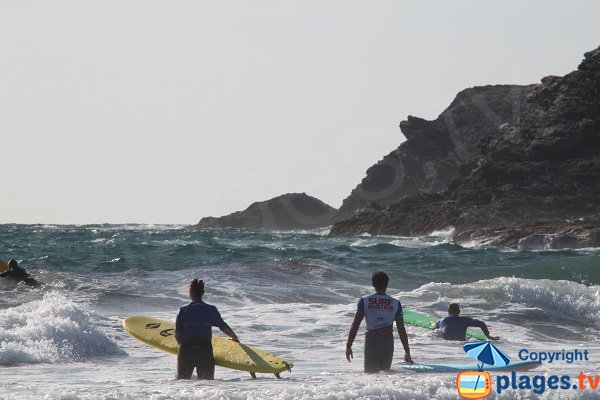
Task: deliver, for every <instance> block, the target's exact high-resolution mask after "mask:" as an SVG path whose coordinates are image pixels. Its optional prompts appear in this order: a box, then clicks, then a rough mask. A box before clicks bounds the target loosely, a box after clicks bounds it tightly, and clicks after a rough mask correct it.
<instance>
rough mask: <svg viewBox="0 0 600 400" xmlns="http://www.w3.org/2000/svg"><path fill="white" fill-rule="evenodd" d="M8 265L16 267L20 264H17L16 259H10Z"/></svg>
mask: <svg viewBox="0 0 600 400" xmlns="http://www.w3.org/2000/svg"><path fill="white" fill-rule="evenodd" d="M6 265H7V266H8V268H15V267H17V266H18V265H17V261H16V260H10V261H9V262H8V264H6Z"/></svg>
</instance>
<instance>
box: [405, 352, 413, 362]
mask: <svg viewBox="0 0 600 400" xmlns="http://www.w3.org/2000/svg"><path fill="white" fill-rule="evenodd" d="M404 362H405V363H407V364H414V362H413V360H412V358H411V357H410V354H408V353H404Z"/></svg>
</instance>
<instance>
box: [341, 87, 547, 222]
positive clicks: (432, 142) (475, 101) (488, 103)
mask: <svg viewBox="0 0 600 400" xmlns="http://www.w3.org/2000/svg"><path fill="white" fill-rule="evenodd" d="M534 87H535V85H528V86H519V85H493V86H492V85H490V86H482V87H474V88H469V89H465V90H463V91H461V92H460V93H458V95H456V98H455V99H454V101H452V103H451V104H450V106H449V107H448V108H447V109H446V110H444V111H443V112H442V113H441V114H440V115H439V117H438V118H437V119H435V120H434V121H427V120H424V119H421V118H417V117H414V116H409V117H408V118H407V120H406V121H402V122H401V123H400V130H401V131H402V133H403V134H404V137H405V138H406V141H405V142H403V143H402V144H401V145H400V146H399V147H398V148H397V149H395V150H394V151H392V152H391V153H390V154H388V155H387V156H385V157H384V158H383V159H382V160H381V161H379V162H378V163H377V164H375V165H373V166H372V167H370V168H369V169H368V170H367V175H366V177H365V178H364V179H363V180H362V182H361V183H360V184H359V185H358V186H357V187H356V188H355V189H354V190H353V191H352V193H351V194H350V195H349V196H348V197H347V198H346V199H344V201H343V204H342V206H341V207H340V209H339V211H338V213H337V214H336V219H337V220H343V219H346V218H349V217H351V216H352V215H353V214H354V212H355V211H356V210H358V209H361V208H363V207H366V206H368V205H370V204H372V203H376V204H393V203H396V202H398V201H400V200H401V199H403V198H406V197H412V196H416V195H419V194H423V193H437V192H440V191H442V190H444V189H446V188H447V187H448V185H449V184H450V183H451V182H452V181H453V180H454V179H456V178H457V177H458V175H459V167H460V166H461V165H462V164H463V163H465V162H467V161H470V160H472V159H474V158H478V157H480V156H481V148H480V143H481V142H482V141H484V140H488V139H490V138H493V137H495V136H496V135H497V132H498V128H499V127H500V126H501V125H502V124H505V123H513V122H514V121H516V120H517V119H518V118H519V116H520V115H519V113H520V111H521V109H522V105H523V104H524V103H525V100H526V98H527V96H528V95H529V94H530V93H531V91H532V90H533V88H534Z"/></svg>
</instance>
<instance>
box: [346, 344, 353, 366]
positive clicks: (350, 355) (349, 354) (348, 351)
mask: <svg viewBox="0 0 600 400" xmlns="http://www.w3.org/2000/svg"><path fill="white" fill-rule="evenodd" d="M353 358H354V353H352V347H351V346H346V360H348V362H352V359H353Z"/></svg>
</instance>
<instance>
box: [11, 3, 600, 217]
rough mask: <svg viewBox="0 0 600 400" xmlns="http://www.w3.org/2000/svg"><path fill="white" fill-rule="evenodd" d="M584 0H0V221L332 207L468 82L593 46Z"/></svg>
mask: <svg viewBox="0 0 600 400" xmlns="http://www.w3.org/2000/svg"><path fill="white" fill-rule="evenodd" d="M599 15H600V2H598V1H596V0H591V1H548V0H544V1H541V0H540V1H523V0H517V1H506V0H503V1H495V2H492V1H483V0H474V1H423V0H418V1H400V0H394V1H378V0H363V1H351V0H340V1H327V0H318V1H309V0H298V1H284V0H273V1H257V0H253V1H248V0H239V1H224V0H215V1H202V0H193V1H177V0H168V1H167V0H164V1H155V0H139V1H127V0H115V1H111V0H102V1H85V0H72V1H66V0H53V1H45V0H40V1H28V0H15V1H4V0H0V149H2V157H3V165H4V167H3V168H2V172H0V177H1V180H0V181H1V182H2V192H1V193H0V223H9V222H18V223H77V224H81V223H101V222H111V223H119V222H122V223H126V222H142V223H143V222H147V223H195V222H197V220H198V219H199V218H200V217H202V216H208V215H214V216H218V215H223V214H227V213H230V212H233V211H236V210H241V209H243V208H245V207H246V206H248V205H249V204H250V203H252V202H253V201H256V200H265V199H268V198H271V197H274V196H277V195H279V194H282V193H286V192H306V193H308V194H310V195H313V196H315V197H318V198H320V199H322V200H323V201H325V202H327V203H329V204H330V205H332V206H334V207H338V206H339V205H340V204H341V201H342V199H343V198H344V197H346V196H347V195H348V194H349V193H350V191H351V190H352V188H354V187H355V186H356V185H357V184H358V183H359V182H360V180H361V179H362V178H363V177H364V175H365V171H366V169H367V168H368V167H369V166H371V165H372V164H374V163H375V162H376V161H377V160H379V159H381V158H382V157H383V156H384V155H385V154H387V153H389V152H390V151H392V150H393V149H394V148H396V147H397V146H398V145H399V144H400V143H401V141H402V140H404V138H403V136H402V135H401V133H400V130H399V128H398V124H399V122H400V121H401V120H403V119H405V118H406V116H407V115H409V114H411V115H416V116H420V117H424V118H427V119H434V118H436V117H437V115H438V114H439V113H440V112H441V111H442V110H443V109H444V108H446V107H447V106H448V105H449V103H450V102H451V101H452V99H453V98H454V96H455V94H456V93H457V92H458V91H460V90H462V89H464V88H466V87H471V86H475V85H485V84H497V83H517V84H529V83H536V82H539V79H540V78H541V77H543V76H545V75H551V74H554V75H563V74H565V73H567V72H569V71H571V70H573V69H575V68H576V67H577V65H578V64H579V62H580V61H581V59H582V57H583V53H584V52H585V51H588V50H591V49H593V48H595V47H597V46H599V45H600V23H599V22H598V16H599Z"/></svg>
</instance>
